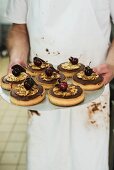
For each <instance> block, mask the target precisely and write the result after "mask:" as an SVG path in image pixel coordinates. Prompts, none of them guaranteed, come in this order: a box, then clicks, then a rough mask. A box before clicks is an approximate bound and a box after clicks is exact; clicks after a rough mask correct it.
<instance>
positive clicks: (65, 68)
mask: <svg viewBox="0 0 114 170" xmlns="http://www.w3.org/2000/svg"><path fill="white" fill-rule="evenodd" d="M57 69H58V70H59V71H60V72H62V73H63V74H64V75H65V76H66V77H72V76H73V75H74V74H75V73H77V72H79V71H81V70H83V69H84V65H83V64H81V63H79V62H78V58H73V57H70V58H69V61H68V62H64V63H61V64H60V65H58V67H57Z"/></svg>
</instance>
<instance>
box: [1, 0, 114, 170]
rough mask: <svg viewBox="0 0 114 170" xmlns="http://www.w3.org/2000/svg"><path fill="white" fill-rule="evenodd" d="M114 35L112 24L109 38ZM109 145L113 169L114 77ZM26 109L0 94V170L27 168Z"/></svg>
mask: <svg viewBox="0 0 114 170" xmlns="http://www.w3.org/2000/svg"><path fill="white" fill-rule="evenodd" d="M7 2H8V0H0V77H1V76H3V75H5V74H6V72H7V65H8V60H9V58H8V53H7V49H6V37H7V33H8V29H9V28H10V25H11V24H10V23H9V22H8V21H7V20H6V19H5V17H4V16H3V14H4V11H5V10H6V6H7ZM113 37H114V26H113V25H112V34H111V40H112V39H113ZM110 89H111V98H110V110H111V114H110V117H111V121H110V147H109V153H110V154H109V155H110V159H109V165H110V170H114V80H112V81H111V83H110ZM26 129H27V111H26V110H25V109H24V108H21V107H20V108H19V107H18V108H17V107H15V106H12V105H9V104H8V103H6V102H5V101H4V100H3V99H2V98H1V97H0V170H26V140H27V139H26Z"/></svg>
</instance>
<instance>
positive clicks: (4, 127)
mask: <svg viewBox="0 0 114 170" xmlns="http://www.w3.org/2000/svg"><path fill="white" fill-rule="evenodd" d="M12 128H13V124H2V123H1V124H0V132H11V130H12Z"/></svg>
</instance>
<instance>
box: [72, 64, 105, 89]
mask: <svg viewBox="0 0 114 170" xmlns="http://www.w3.org/2000/svg"><path fill="white" fill-rule="evenodd" d="M73 84H75V85H79V86H80V87H82V88H83V89H84V90H97V89H100V88H101V87H102V86H103V85H104V84H103V77H102V76H101V75H98V74H96V73H95V72H94V71H93V69H92V68H90V66H87V67H85V69H84V70H83V71H80V72H78V73H75V74H74V76H73Z"/></svg>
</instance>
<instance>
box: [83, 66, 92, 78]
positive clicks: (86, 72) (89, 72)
mask: <svg viewBox="0 0 114 170" xmlns="http://www.w3.org/2000/svg"><path fill="white" fill-rule="evenodd" d="M84 72H85V75H86V76H91V74H92V73H93V69H92V68H90V67H89V66H87V67H85V71H84Z"/></svg>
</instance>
